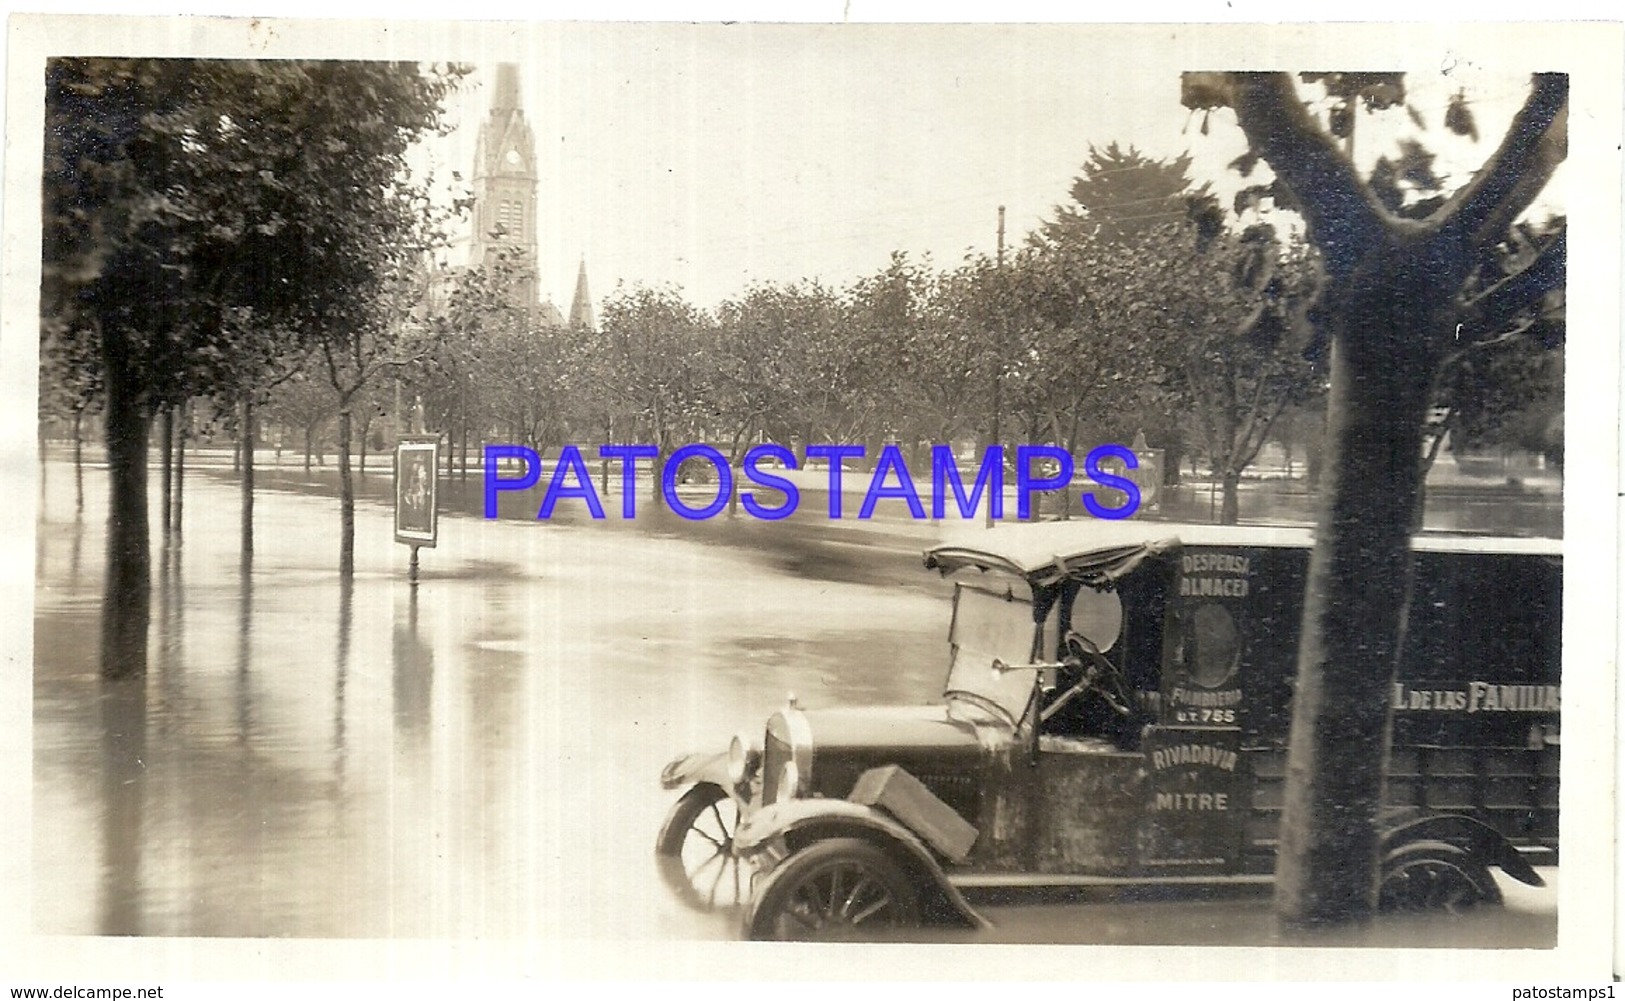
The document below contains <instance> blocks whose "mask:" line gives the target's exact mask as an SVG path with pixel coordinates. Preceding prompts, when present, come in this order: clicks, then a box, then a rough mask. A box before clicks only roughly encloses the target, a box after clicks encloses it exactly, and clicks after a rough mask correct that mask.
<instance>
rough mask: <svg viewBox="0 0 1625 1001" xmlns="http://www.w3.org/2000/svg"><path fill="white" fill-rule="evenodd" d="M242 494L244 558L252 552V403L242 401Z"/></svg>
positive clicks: (250, 401) (251, 401)
mask: <svg viewBox="0 0 1625 1001" xmlns="http://www.w3.org/2000/svg"><path fill="white" fill-rule="evenodd" d="M241 438H242V453H243V456H242V467H241V469H242V493H243V531H242V534H243V545H242V552H243V555H244V556H249V555H251V554H252V553H253V552H254V401H253V400H252V399H247V400H244V401H243V431H242V435H241Z"/></svg>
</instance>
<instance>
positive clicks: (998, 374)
mask: <svg viewBox="0 0 1625 1001" xmlns="http://www.w3.org/2000/svg"><path fill="white" fill-rule="evenodd" d="M997 246H998V250H997V252H996V256H995V257H994V261H995V262H996V263H997V271H998V276H999V278H998V281H999V286H1000V287H999V291H1000V293H1001V295H1000V296H999V297H996V298H995V299H994V305H995V307H998V306H999V304H1000V303H999V300H1000V299H1002V298H1003V296H1002V292H1003V282H1004V206H1003V205H1000V206H999V242H998V245H997ZM998 327H999V334H998V350H997V351H996V352H994V358H993V439H992V441H991V442H990V443H989V446H990V447H997V446H998V445H999V412H1000V411H1002V410H1003V409H1004V350H1005V342H1006V341H1008V340H1009V336H1008V334H1009V330H1008V329H1007V324H1006V322H1005V317H1004V312H1003V310H1002V309H1000V313H999V319H998ZM992 485H993V484H989V486H992ZM998 489H999V491H1000V492H1001V493H1002V492H1003V490H1004V453H1003V451H1002V450H1001V451H1000V453H999V476H998ZM987 527H988V528H992V527H993V496H992V494H989V495H988V498H987Z"/></svg>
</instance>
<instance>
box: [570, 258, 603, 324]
mask: <svg viewBox="0 0 1625 1001" xmlns="http://www.w3.org/2000/svg"><path fill="white" fill-rule="evenodd" d="M597 326H598V321H597V319H596V318H595V317H594V316H593V314H592V296H591V295H589V294H588V293H587V260H586V258H582V260H581V270H579V271H577V272H576V294H575V298H574V299H571V300H570V329H571V330H592V329H594V328H596V327H597Z"/></svg>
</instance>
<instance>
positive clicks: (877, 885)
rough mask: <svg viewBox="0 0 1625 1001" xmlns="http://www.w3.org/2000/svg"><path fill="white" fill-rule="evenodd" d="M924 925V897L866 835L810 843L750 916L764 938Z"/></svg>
mask: <svg viewBox="0 0 1625 1001" xmlns="http://www.w3.org/2000/svg"><path fill="white" fill-rule="evenodd" d="M919 925H920V902H919V896H918V894H917V893H916V892H915V889H914V886H913V885H912V884H911V883H910V882H909V879H908V877H907V876H906V875H905V874H904V873H903V870H902V869H901V868H899V867H898V865H897V863H895V862H893V861H892V860H891V858H890V857H889V856H888V855H887V854H886V853H885V852H884V851H881V850H880V849H879V848H877V847H875V846H874V845H873V844H871V843H869V842H867V841H864V840H861V839H859V838H832V839H830V840H828V841H819V842H815V843H814V844H811V845H808V846H807V847H806V848H803V849H802V850H801V851H799V852H796V853H795V854H794V855H791V856H790V857H789V858H787V859H785V860H784V861H783V862H781V863H780V864H779V865H778V866H777V867H776V868H775V869H774V870H773V871H772V872H771V873H769V874H768V877H767V879H766V880H765V881H764V882H763V883H762V886H761V887H760V893H759V895H758V896H757V898H756V900H755V902H754V903H753V905H752V907H751V910H750V913H749V914H748V915H747V916H746V922H745V935H746V937H747V938H750V939H754V940H756V941H843V940H844V941H850V940H854V939H863V938H867V937H871V936H875V935H877V934H884V933H887V932H894V931H897V930H900V929H908V928H917V927H919Z"/></svg>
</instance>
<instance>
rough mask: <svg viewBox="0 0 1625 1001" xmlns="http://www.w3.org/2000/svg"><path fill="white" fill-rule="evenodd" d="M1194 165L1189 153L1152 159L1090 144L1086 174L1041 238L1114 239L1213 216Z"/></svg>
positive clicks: (1211, 204)
mask: <svg viewBox="0 0 1625 1001" xmlns="http://www.w3.org/2000/svg"><path fill="white" fill-rule="evenodd" d="M1190 166H1191V158H1190V155H1189V154H1181V155H1179V156H1176V157H1173V158H1172V159H1168V160H1153V159H1152V158H1150V157H1148V156H1146V155H1145V154H1144V153H1141V152H1140V151H1139V150H1137V149H1135V148H1134V147H1132V146H1130V147H1129V148H1128V149H1126V150H1123V149H1119V148H1118V146H1117V144H1116V143H1115V142H1114V143H1112V144H1111V145H1109V146H1107V147H1106V148H1105V149H1103V150H1102V149H1098V148H1096V147H1094V146H1090V147H1089V159H1087V160H1085V161H1084V164H1083V173H1081V174H1079V175H1078V176H1077V177H1076V178H1074V179H1073V181H1072V188H1071V191H1070V194H1071V196H1072V202H1071V203H1070V204H1066V205H1057V206H1056V207H1055V217H1054V218H1053V219H1050V220H1047V221H1046V222H1045V223H1044V224H1043V226H1041V227H1040V228H1039V231H1038V234H1037V236H1038V238H1039V239H1041V240H1043V241H1044V242H1047V243H1067V242H1071V241H1075V240H1078V239H1079V238H1082V237H1095V238H1099V239H1101V240H1104V241H1107V242H1112V241H1118V240H1123V239H1125V238H1127V237H1130V236H1133V235H1135V234H1137V233H1144V232H1145V231H1147V230H1150V229H1153V228H1155V227H1157V226H1160V225H1162V224H1164V223H1170V222H1181V221H1184V220H1186V219H1190V218H1193V217H1196V216H1202V217H1206V218H1211V211H1212V209H1213V208H1214V207H1215V204H1216V203H1215V202H1214V200H1213V194H1212V192H1211V191H1210V190H1209V186H1208V185H1206V184H1203V185H1201V186H1200V187H1195V186H1193V185H1192V184H1191V180H1190V174H1189V171H1190Z"/></svg>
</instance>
